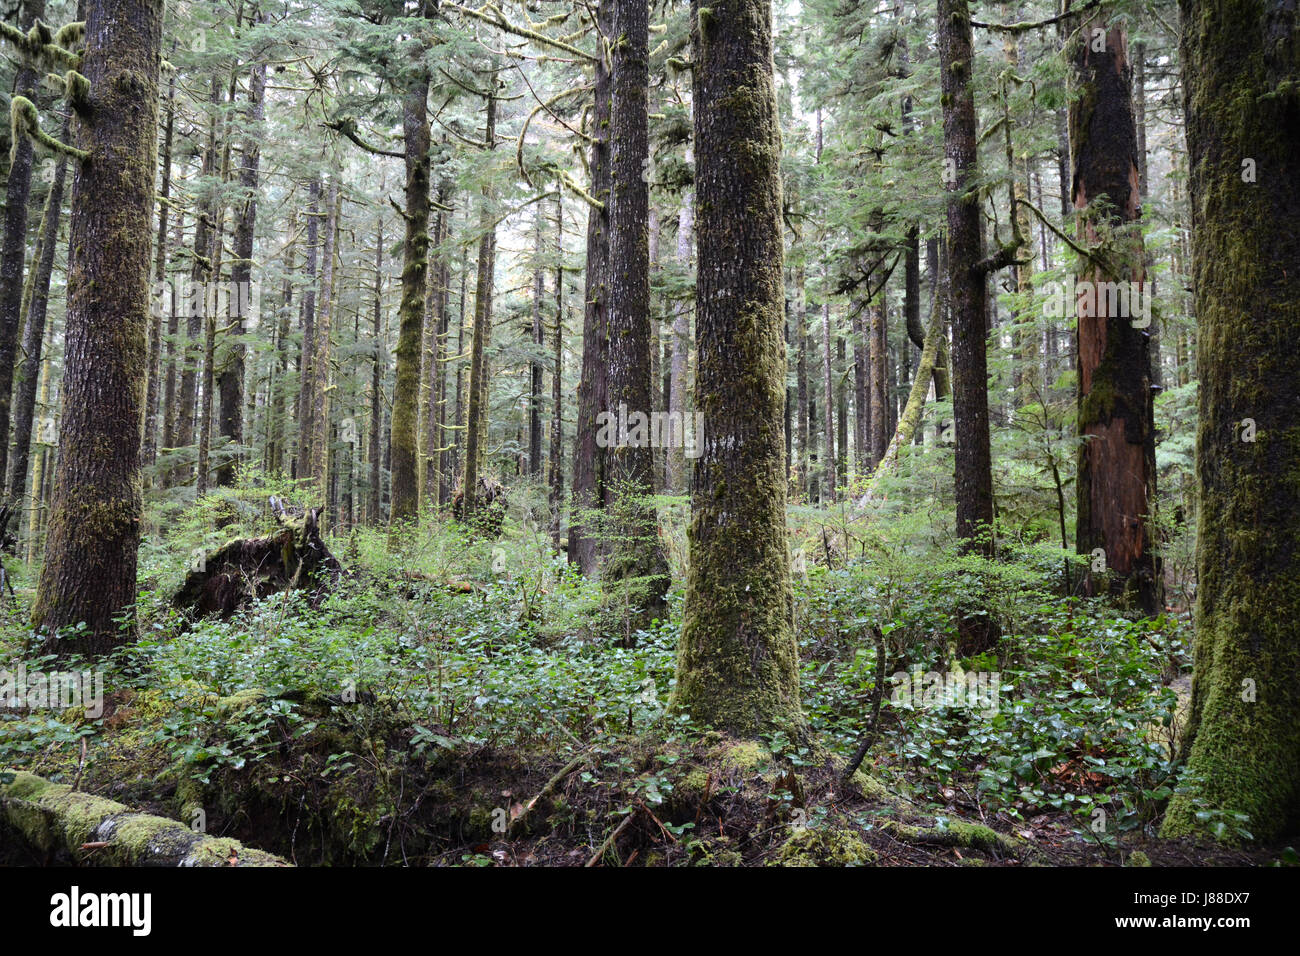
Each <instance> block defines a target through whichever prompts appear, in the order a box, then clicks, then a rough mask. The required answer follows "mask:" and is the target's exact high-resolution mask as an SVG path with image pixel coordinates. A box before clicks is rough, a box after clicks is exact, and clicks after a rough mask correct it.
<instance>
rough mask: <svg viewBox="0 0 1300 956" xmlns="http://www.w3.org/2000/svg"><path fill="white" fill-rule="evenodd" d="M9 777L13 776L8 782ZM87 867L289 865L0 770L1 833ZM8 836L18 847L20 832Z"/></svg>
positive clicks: (169, 822)
mask: <svg viewBox="0 0 1300 956" xmlns="http://www.w3.org/2000/svg"><path fill="white" fill-rule="evenodd" d="M5 780H8V781H9V782H8V783H5V782H4V781H5ZM6 830H7V831H9V833H10V834H12V836H13V837H17V839H18V840H20V841H21V842H22V843H24V844H26V845H27V846H28V847H30V848H31V849H32V850H34V851H36V852H38V853H42V854H44V855H45V856H46V857H47V859H53V860H56V861H57V860H58V859H67V858H70V859H71V860H72V861H73V862H74V863H76V864H78V865H80V866H289V865H290V864H289V863H287V862H286V861H285V860H283V859H281V858H280V857H278V856H275V855H274V854H271V853H266V852H264V851H262V850H254V849H251V848H249V847H246V846H244V845H243V844H241V843H240V842H239V841H238V840H232V839H229V838H227V837H214V836H209V835H208V834H206V833H202V832H197V831H195V830H192V829H191V828H190V827H187V826H186V825H185V824H183V823H181V822H180V821H178V820H169V819H168V818H167V817H157V816H153V815H152V814H148V813H140V812H139V811H136V810H132V809H131V808H130V807H128V806H125V805H123V804H121V803H115V802H114V801H112V800H106V799H104V798H103V797H96V796H93V795H91V794H89V793H78V792H76V791H74V790H73V789H72V788H71V787H69V786H66V785H64V784H57V783H50V782H49V781H48V780H45V779H44V778H42V777H38V776H36V775H35V774H30V773H27V772H25V771H21V770H18V771H14V770H7V771H3V772H0V832H2V831H6ZM0 842H3V843H4V844H5V845H7V846H9V847H12V846H14V845H15V844H14V842H13V839H12V837H11V838H10V839H7V840H5V841H0Z"/></svg>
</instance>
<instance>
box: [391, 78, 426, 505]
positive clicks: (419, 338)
mask: <svg viewBox="0 0 1300 956" xmlns="http://www.w3.org/2000/svg"><path fill="white" fill-rule="evenodd" d="M428 98H429V78H428V76H427V75H421V76H420V77H418V78H417V79H416V80H415V81H413V82H412V84H411V86H410V88H409V89H408V90H407V91H406V97H405V99H404V100H403V104H402V129H403V133H404V134H405V142H406V146H405V154H406V214H405V217H404V218H405V222H406V238H405V240H404V241H403V243H402V304H401V307H400V311H401V318H400V326H399V328H398V333H397V377H396V381H395V384H394V386H393V425H392V428H393V432H392V442H393V477H392V481H393V502H392V507H391V509H390V518H389V520H390V521H391V522H392V523H393V525H394V526H396V525H398V524H400V523H402V522H407V521H413V520H415V518H416V517H417V516H418V514H419V510H420V487H419V450H418V447H417V446H418V438H417V435H418V431H419V402H420V352H421V351H422V347H423V336H424V306H425V301H424V300H425V292H426V289H427V285H426V283H427V282H428V272H429V113H428V108H427V106H426V101H427V100H428Z"/></svg>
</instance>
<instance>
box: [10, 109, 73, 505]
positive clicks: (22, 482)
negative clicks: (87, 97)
mask: <svg viewBox="0 0 1300 956" xmlns="http://www.w3.org/2000/svg"><path fill="white" fill-rule="evenodd" d="M70 129H71V124H70V122H69V120H67V119H65V120H64V123H63V132H62V133H61V134H60V136H59V138H60V140H62V141H63V142H66V141H67V138H68V134H69V132H70ZM67 178H68V157H67V156H60V157H59V158H58V161H57V162H56V164H55V167H54V180H53V182H51V183H50V191H49V193H47V194H46V197H45V211H44V212H43V213H42V214H41V227H40V235H39V239H38V248H39V250H40V253H39V255H38V257H37V259H36V262H35V265H34V273H33V275H32V276H31V277H30V279H29V281H30V283H31V290H32V291H31V296H30V300H29V303H28V306H27V322H26V324H25V325H24V326H23V365H22V374H21V375H20V376H19V379H18V401H17V404H16V405H15V407H14V460H13V468H12V469H11V471H10V474H9V498H10V500H11V501H16V500H17V499H18V498H20V497H22V495H23V492H24V490H25V489H26V486H27V466H28V462H29V461H30V457H31V444H32V425H33V423H34V421H35V419H36V391H37V380H38V379H39V378H40V370H41V356H42V350H43V346H44V341H45V319H46V315H47V313H48V311H49V303H50V278H51V276H52V275H53V274H54V253H55V251H56V249H57V248H58V245H59V222H60V220H61V219H62V216H63V191H64V186H65V184H66V183H67ZM36 491H39V488H36V489H34V493H35V492H36Z"/></svg>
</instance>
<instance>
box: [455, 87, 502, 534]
mask: <svg viewBox="0 0 1300 956" xmlns="http://www.w3.org/2000/svg"><path fill="white" fill-rule="evenodd" d="M492 84H493V87H494V88H495V85H496V77H495V76H493V77H492ZM494 92H495V90H494ZM485 114H486V115H485V117H484V124H483V125H484V129H485V136H484V142H485V143H487V144H488V147H489V148H491V146H492V144H493V140H494V139H495V138H496V117H497V100H496V96H495V95H489V96H488V97H487V104H486V107H485ZM491 200H492V195H491V188H490V186H489V185H488V184H487V183H485V184H484V185H483V195H482V198H481V203H482V206H481V210H480V212H479V229H480V230H481V235H480V237H479V246H478V277H477V281H476V284H475V288H474V341H473V343H472V344H471V345H470V367H469V402H468V413H467V417H466V422H465V481H464V484H463V488H462V492H461V509H462V510H461V514H462V515H463V516H464V517H465V518H466V519H469V518H470V517H471V516H472V515H473V514H474V512H475V510H477V507H478V486H479V481H480V480H481V479H482V478H483V459H484V451H485V449H484V444H485V443H486V439H487V416H488V409H487V399H488V395H489V394H490V386H489V383H488V378H489V375H490V371H491V370H490V368H489V365H488V357H487V349H488V342H489V340H490V338H491V335H492V286H493V282H494V281H495V273H496V220H495V219H494V218H493V216H492V203H491Z"/></svg>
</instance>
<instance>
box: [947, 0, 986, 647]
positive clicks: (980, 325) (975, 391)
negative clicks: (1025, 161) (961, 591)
mask: <svg viewBox="0 0 1300 956" xmlns="http://www.w3.org/2000/svg"><path fill="white" fill-rule="evenodd" d="M939 61H940V72H941V74H942V89H943V97H942V99H943V138H944V151H945V161H946V163H947V164H948V167H949V169H950V171H951V173H952V175H950V176H948V177H946V178H947V184H946V185H947V193H948V203H947V205H948V210H947V220H948V288H947V300H948V305H949V307H950V309H951V311H952V325H953V356H952V358H953V361H952V377H953V415H954V418H955V419H956V421H955V425H954V428H955V431H956V439H957V448H956V454H955V459H956V474H955V485H956V496H957V539H958V542H959V547H960V548H961V550H962V551H963V552H965V553H978V554H983V555H986V556H992V554H993V553H994V547H993V540H992V535H993V466H992V459H991V454H990V451H989V405H988V362H987V354H986V351H985V349H986V342H987V339H986V337H987V335H988V311H987V310H988V296H987V294H986V293H987V290H986V281H985V276H986V272H985V270H984V269H982V268H981V267H980V261H981V252H982V248H983V238H982V229H981V224H982V223H981V220H982V213H981V210H980V205H979V190H978V188H977V186H976V184H977V183H978V181H979V175H978V170H977V165H978V163H977V158H978V153H977V147H976V123H975V98H974V94H973V93H972V91H971V70H972V65H973V63H974V50H973V48H972V41H971V23H970V10H969V5H968V2H967V0H939ZM958 629H959V632H960V633H959V641H958V644H959V650H960V652H961V653H963V654H976V653H980V652H981V651H984V650H986V649H988V648H989V647H990V646H991V645H992V642H993V640H994V638H995V634H994V631H993V628H992V627H991V621H990V619H989V617H988V615H987V614H986V613H983V612H982V611H981V609H976V608H969V609H964V610H963V611H962V612H961V616H960V620H959V622H958Z"/></svg>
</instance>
